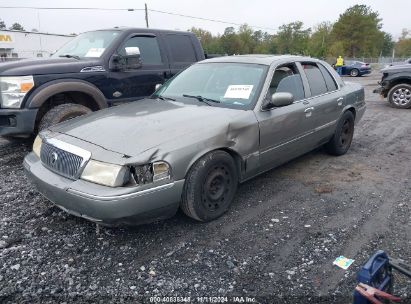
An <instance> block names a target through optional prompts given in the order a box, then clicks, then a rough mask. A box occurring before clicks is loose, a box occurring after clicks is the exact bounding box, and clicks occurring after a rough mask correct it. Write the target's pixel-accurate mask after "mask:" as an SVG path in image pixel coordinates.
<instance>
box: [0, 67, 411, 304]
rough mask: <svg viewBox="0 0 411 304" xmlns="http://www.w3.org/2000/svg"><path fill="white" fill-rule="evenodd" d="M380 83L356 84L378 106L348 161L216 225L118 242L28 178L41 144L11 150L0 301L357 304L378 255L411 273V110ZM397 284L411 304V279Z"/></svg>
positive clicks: (258, 186) (4, 164) (166, 228)
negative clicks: (360, 281)
mask: <svg viewBox="0 0 411 304" xmlns="http://www.w3.org/2000/svg"><path fill="white" fill-rule="evenodd" d="M379 77H380V76H379V74H377V73H376V74H373V75H371V76H368V77H362V78H355V79H353V78H346V80H349V81H356V82H360V83H362V84H363V85H364V87H365V89H366V99H367V106H368V108H367V111H366V114H365V116H364V118H363V120H362V121H361V122H360V123H359V124H358V125H357V127H356V132H355V137H354V141H353V144H352V147H351V149H350V151H349V152H348V153H347V154H346V155H344V156H341V157H332V156H329V155H327V154H326V153H325V152H324V151H323V150H322V149H318V150H316V151H313V152H311V153H309V154H307V155H305V156H303V157H300V158H298V159H296V160H294V161H292V162H290V163H288V164H286V165H284V166H282V167H280V168H277V169H275V170H272V171H270V172H268V173H266V174H264V175H262V176H260V177H257V178H255V179H253V180H251V181H248V182H246V183H245V184H243V185H241V186H240V187H239V191H238V195H237V197H236V200H235V202H234V204H233V206H232V207H231V209H230V211H229V212H228V213H227V214H226V215H225V216H223V217H221V218H220V219H218V220H216V221H214V222H211V223H205V224H200V223H197V222H194V221H192V220H190V219H188V218H187V217H185V216H184V215H182V214H181V213H179V214H177V215H176V216H175V217H174V218H172V219H170V220H167V221H162V222H158V223H154V224H150V225H144V226H138V227H126V228H115V229H114V228H111V229H109V228H104V227H99V226H96V225H95V224H93V223H90V222H88V221H86V220H83V219H80V218H76V217H73V216H71V215H68V214H66V213H64V212H63V211H60V210H59V209H58V208H56V207H53V205H52V204H51V203H50V202H48V201H47V200H46V199H44V198H43V197H42V196H40V195H39V194H38V193H37V192H36V190H35V189H34V188H33V187H32V186H31V185H30V183H29V182H28V180H27V179H26V177H25V175H24V172H23V168H22V165H21V163H22V161H23V158H24V156H25V154H26V153H28V152H29V150H30V145H31V143H30V142H28V141H27V140H26V141H24V140H20V141H13V142H10V141H7V140H5V139H0V210H1V212H0V302H2V303H16V302H18V303H21V302H26V303H34V302H43V303H55V302H67V303H71V302H87V303H88V302H93V303H94V302H104V303H106V302H116V303H121V302H153V301H154V300H164V301H163V302H167V301H173V300H178V299H172V298H171V299H170V298H164V299H163V298H156V299H154V300H153V298H150V297H153V296H159V297H163V296H179V297H190V300H189V299H188V298H182V299H179V300H186V302H202V303H207V302H214V303H215V302H225V300H228V301H230V302H231V301H234V300H236V298H233V297H234V296H242V297H243V298H239V299H238V300H240V301H241V299H243V300H244V301H245V300H248V301H249V302H250V301H254V302H261V303H351V302H352V291H353V289H354V287H355V285H356V282H355V275H356V272H357V271H358V270H359V268H360V266H361V265H362V264H363V263H364V262H365V261H366V260H367V258H368V257H369V256H370V255H372V254H373V253H374V252H375V251H376V250H377V249H383V250H385V251H387V252H388V253H389V254H390V255H392V256H395V257H398V258H402V259H404V260H406V261H408V262H409V263H411V210H410V209H411V204H410V197H411V187H410V179H411V145H410V142H411V110H397V109H394V108H391V107H389V106H388V104H387V103H386V102H385V101H383V100H381V99H380V98H379V97H378V96H377V95H375V94H372V92H371V91H372V89H373V88H375V87H376V82H377V81H378V79H379ZM340 255H344V256H346V257H349V258H352V259H354V260H355V262H354V264H353V265H352V266H351V267H350V268H349V269H348V270H347V271H344V270H342V269H339V268H337V267H336V266H333V265H332V262H333V260H334V259H335V258H336V257H338V256H340ZM396 279H397V280H396V284H395V294H397V295H400V296H401V297H403V298H404V299H408V301H410V302H408V303H411V297H410V296H411V282H410V280H407V279H405V277H403V276H397V277H396ZM210 296H214V297H221V298H214V299H209V298H206V297H210ZM202 297H204V298H202ZM245 297H248V299H246V298H245ZM188 300H189V301H188ZM405 302H407V300H405Z"/></svg>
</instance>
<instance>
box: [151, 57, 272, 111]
mask: <svg viewBox="0 0 411 304" xmlns="http://www.w3.org/2000/svg"><path fill="white" fill-rule="evenodd" d="M267 69H268V67H267V66H263V65H258V64H247V63H200V64H195V65H193V66H191V67H189V68H188V69H186V70H184V71H183V72H181V73H180V74H178V75H177V76H176V77H175V78H173V79H171V80H170V81H169V82H167V83H166V84H164V85H163V86H162V87H161V88H160V89H159V90H158V91H157V92H156V93H155V94H154V95H153V96H154V97H164V98H173V99H178V100H179V101H182V102H190V103H193V102H196V100H197V102H205V103H207V104H208V105H212V106H219V107H229V108H239V109H245V108H250V107H251V106H252V105H253V104H254V101H255V100H256V98H257V97H258V92H259V91H260V86H261V85H262V83H263V80H264V76H265V74H266V71H267Z"/></svg>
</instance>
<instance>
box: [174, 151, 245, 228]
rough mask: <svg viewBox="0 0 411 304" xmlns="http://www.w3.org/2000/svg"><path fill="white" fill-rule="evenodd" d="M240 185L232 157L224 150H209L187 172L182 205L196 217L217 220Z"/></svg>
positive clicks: (187, 213) (205, 220)
mask: <svg viewBox="0 0 411 304" xmlns="http://www.w3.org/2000/svg"><path fill="white" fill-rule="evenodd" d="M237 186H238V173H237V168H236V165H235V162H234V160H233V158H232V157H231V156H230V155H229V154H228V153H227V152H224V151H213V152H210V153H208V154H206V155H205V156H203V157H201V158H200V159H199V160H198V161H197V162H196V163H195V164H194V165H193V167H192V168H191V169H190V171H189V172H188V174H187V177H186V181H185V184H184V189H183V194H182V200H181V209H182V210H183V212H184V213H185V214H186V215H188V216H189V217H191V218H193V219H195V220H198V221H201V222H208V221H211V220H214V219H216V218H218V217H220V216H221V215H223V214H224V213H225V212H226V211H227V210H228V208H229V206H230V205H231V203H232V201H233V200H234V196H235V193H236V191H237Z"/></svg>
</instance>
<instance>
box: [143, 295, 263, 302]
mask: <svg viewBox="0 0 411 304" xmlns="http://www.w3.org/2000/svg"><path fill="white" fill-rule="evenodd" d="M193 302H194V303H255V302H256V299H255V298H253V297H241V296H238V297H205V296H202V297H194V298H192V297H150V303H193Z"/></svg>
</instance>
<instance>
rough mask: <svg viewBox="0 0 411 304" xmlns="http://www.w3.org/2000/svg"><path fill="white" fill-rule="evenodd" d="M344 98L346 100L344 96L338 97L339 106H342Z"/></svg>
mask: <svg viewBox="0 0 411 304" xmlns="http://www.w3.org/2000/svg"><path fill="white" fill-rule="evenodd" d="M343 100H344V98H343V97H340V98H338V99H337V105H338V106H342V104H343Z"/></svg>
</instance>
